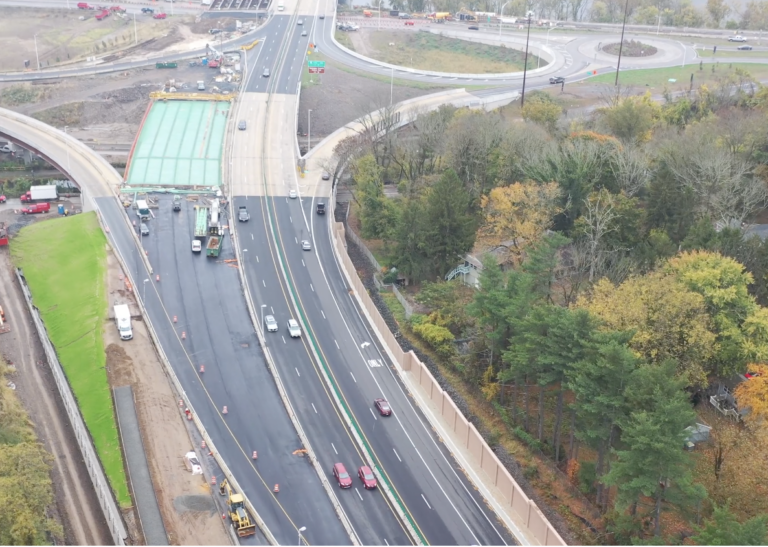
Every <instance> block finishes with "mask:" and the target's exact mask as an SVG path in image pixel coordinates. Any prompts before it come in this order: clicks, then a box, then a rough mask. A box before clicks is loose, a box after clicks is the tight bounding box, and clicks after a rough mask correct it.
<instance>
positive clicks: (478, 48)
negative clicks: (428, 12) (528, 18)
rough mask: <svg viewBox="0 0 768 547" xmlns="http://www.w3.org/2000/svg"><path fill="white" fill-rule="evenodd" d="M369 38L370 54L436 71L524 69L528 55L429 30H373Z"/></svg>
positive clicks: (532, 63) (533, 63) (530, 61)
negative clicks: (441, 34)
mask: <svg viewBox="0 0 768 547" xmlns="http://www.w3.org/2000/svg"><path fill="white" fill-rule="evenodd" d="M369 41H370V43H371V45H372V47H373V49H374V53H373V54H372V55H371V57H373V58H375V59H378V60H380V61H384V62H385V63H390V64H393V65H400V66H407V67H411V68H418V69H421V70H434V71H437V72H456V73H464V74H499V73H505V72H518V71H521V70H523V62H524V59H525V53H524V52H521V51H518V50H516V49H512V48H504V47H497V46H489V45H485V44H478V43H475V42H469V41H467V40H458V39H456V38H447V37H445V36H440V35H438V34H432V33H430V32H411V31H396V30H378V31H375V32H371V33H370V35H369ZM389 44H395V45H394V46H390V45H389ZM535 67H536V57H535V56H533V55H530V54H529V55H528V68H535Z"/></svg>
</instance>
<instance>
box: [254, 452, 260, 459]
mask: <svg viewBox="0 0 768 547" xmlns="http://www.w3.org/2000/svg"><path fill="white" fill-rule="evenodd" d="M258 457H259V455H258V454H257V453H256V451H255V450H254V451H253V459H254V460H255V459H256V458H258Z"/></svg>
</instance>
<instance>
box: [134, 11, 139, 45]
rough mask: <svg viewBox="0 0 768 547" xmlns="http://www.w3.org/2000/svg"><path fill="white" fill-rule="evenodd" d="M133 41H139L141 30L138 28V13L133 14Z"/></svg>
mask: <svg viewBox="0 0 768 547" xmlns="http://www.w3.org/2000/svg"><path fill="white" fill-rule="evenodd" d="M133 43H134V44H138V43H139V32H138V31H137V30H136V14H135V13H134V14H133Z"/></svg>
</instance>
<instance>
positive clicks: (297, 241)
mask: <svg viewBox="0 0 768 547" xmlns="http://www.w3.org/2000/svg"><path fill="white" fill-rule="evenodd" d="M293 239H295V240H296V245H298V244H299V238H298V237H294V238H293Z"/></svg>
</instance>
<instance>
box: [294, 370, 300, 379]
mask: <svg viewBox="0 0 768 547" xmlns="http://www.w3.org/2000/svg"><path fill="white" fill-rule="evenodd" d="M293 370H295V371H296V374H297V375H298V377H299V378H301V373H299V369H297V368H296V367H293Z"/></svg>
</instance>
